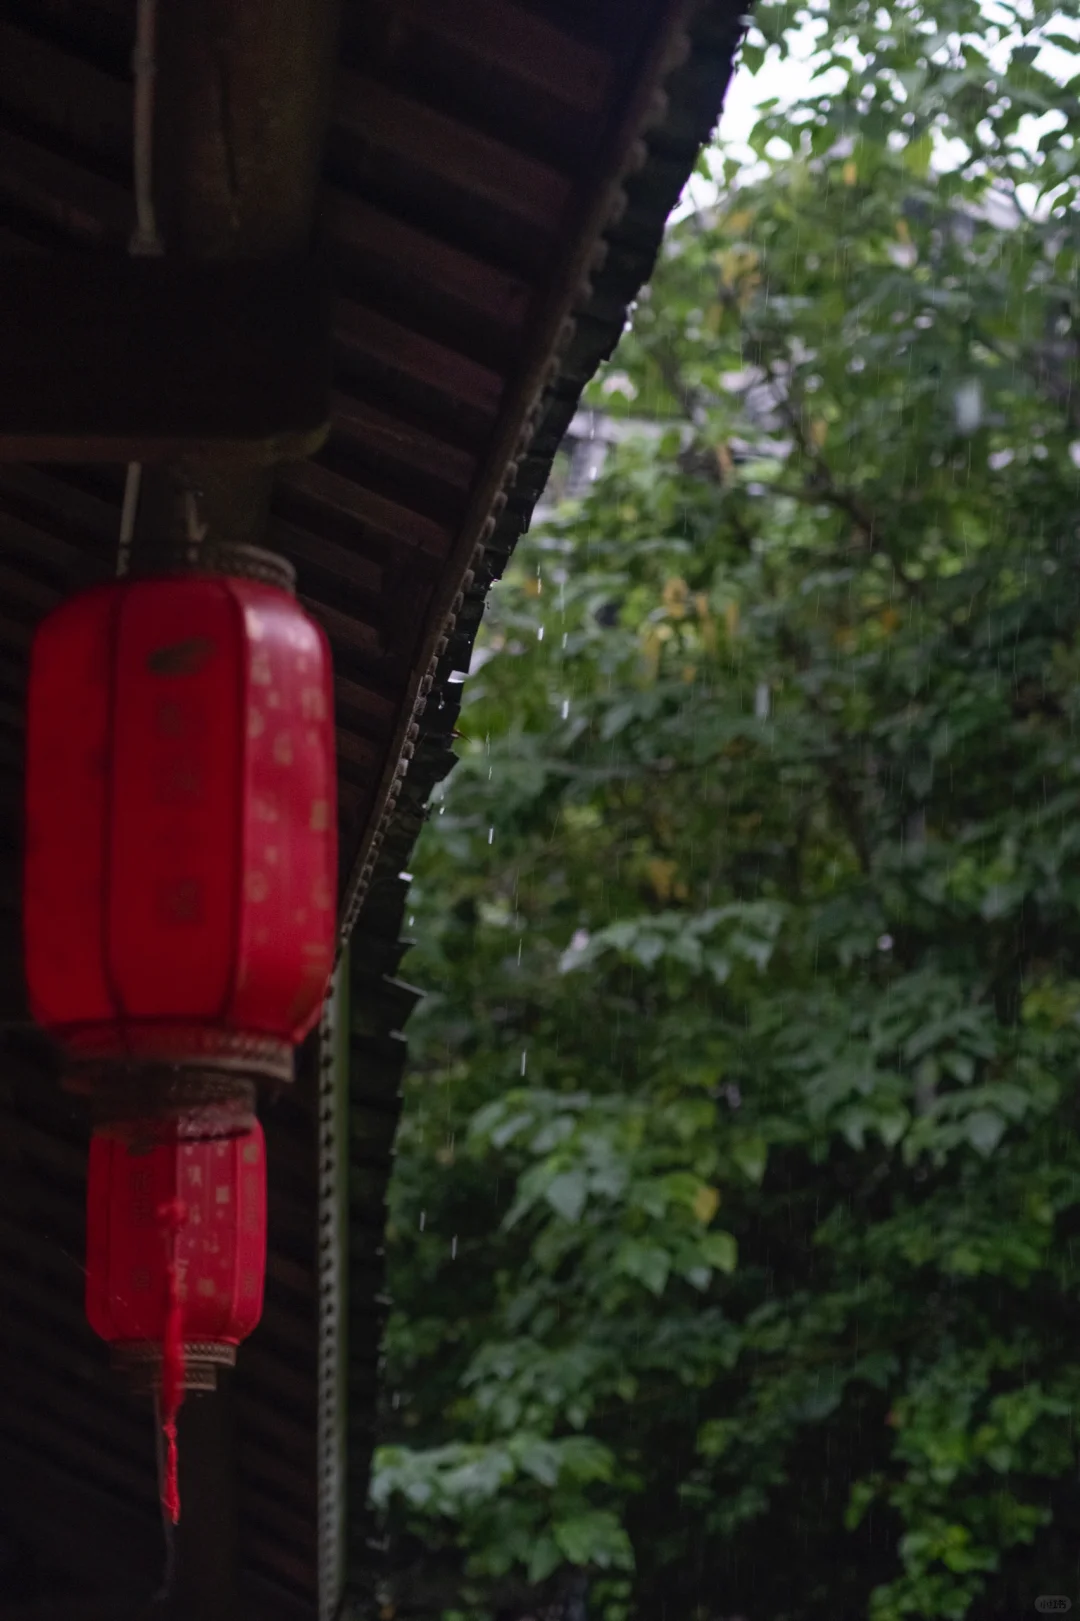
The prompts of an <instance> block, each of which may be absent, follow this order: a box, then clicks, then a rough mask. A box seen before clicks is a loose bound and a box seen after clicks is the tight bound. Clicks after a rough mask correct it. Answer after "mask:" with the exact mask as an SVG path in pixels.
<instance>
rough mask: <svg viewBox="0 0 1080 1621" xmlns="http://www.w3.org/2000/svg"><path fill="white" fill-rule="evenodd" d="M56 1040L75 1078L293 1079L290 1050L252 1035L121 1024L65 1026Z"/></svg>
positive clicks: (173, 1024) (175, 1024) (198, 1027)
mask: <svg viewBox="0 0 1080 1621" xmlns="http://www.w3.org/2000/svg"><path fill="white" fill-rule="evenodd" d="M55 1034H56V1037H57V1039H58V1040H59V1041H60V1043H61V1045H62V1046H63V1047H64V1049H65V1051H66V1052H67V1053H68V1055H69V1057H70V1058H71V1060H72V1062H73V1063H74V1064H75V1065H76V1066H77V1068H76V1069H75V1070H74V1071H73V1075H78V1074H80V1073H81V1072H83V1071H86V1072H87V1073H88V1074H92V1073H93V1068H94V1066H98V1065H102V1064H107V1065H109V1066H110V1068H115V1067H124V1066H135V1065H139V1066H144V1065H146V1064H155V1065H160V1066H161V1067H162V1068H168V1069H176V1070H199V1071H203V1072H206V1071H220V1072H222V1073H233V1072H239V1073H240V1074H243V1075H245V1076H251V1077H253V1078H256V1077H257V1078H261V1079H264V1080H268V1081H277V1082H280V1081H289V1080H291V1079H292V1046H291V1045H290V1043H289V1042H288V1041H283V1040H282V1039H281V1038H280V1037H279V1036H269V1035H265V1034H263V1033H261V1032H259V1031H252V1030H211V1029H207V1028H206V1027H205V1026H201V1025H194V1024H185V1023H182V1022H181V1021H175V1022H174V1021H169V1022H166V1021H161V1022H160V1023H157V1022H147V1023H145V1024H140V1023H135V1022H133V1023H131V1024H123V1025H96V1024H95V1025H87V1024H82V1025H65V1026H63V1027H62V1028H60V1029H58V1030H56V1031H55Z"/></svg>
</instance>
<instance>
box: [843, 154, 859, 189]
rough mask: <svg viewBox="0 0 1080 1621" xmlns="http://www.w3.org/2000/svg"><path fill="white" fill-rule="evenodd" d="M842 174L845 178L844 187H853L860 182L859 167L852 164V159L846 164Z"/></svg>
mask: <svg viewBox="0 0 1080 1621" xmlns="http://www.w3.org/2000/svg"><path fill="white" fill-rule="evenodd" d="M842 173H843V176H844V185H845V186H853V185H854V184H855V183H856V181H857V180H858V178H859V169H858V165H857V164H855V163H852V161H851V159H850V158H849V159H848V161H847V162H846V163H845V164H844V167H843V170H842Z"/></svg>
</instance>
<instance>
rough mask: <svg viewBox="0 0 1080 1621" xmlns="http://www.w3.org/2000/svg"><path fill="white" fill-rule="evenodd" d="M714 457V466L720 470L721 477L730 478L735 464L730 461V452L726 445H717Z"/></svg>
mask: <svg viewBox="0 0 1080 1621" xmlns="http://www.w3.org/2000/svg"><path fill="white" fill-rule="evenodd" d="M715 455H716V465H717V466H718V467H719V469H720V473H721V476H722V477H723V478H730V477H731V475H732V473H733V472H734V470H735V463H734V462H733V461H732V459H731V451H730V450H729V449H728V447H727V446H726V445H717V447H716V451H715Z"/></svg>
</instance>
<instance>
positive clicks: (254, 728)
mask: <svg viewBox="0 0 1080 1621" xmlns="http://www.w3.org/2000/svg"><path fill="white" fill-rule="evenodd" d="M265 730H266V721H265V719H264V718H263V714H262V711H261V710H259V709H253V710H252V711H251V713H250V714H249V715H248V736H249V737H251V738H255V737H261V736H262V735H263V733H264V732H265Z"/></svg>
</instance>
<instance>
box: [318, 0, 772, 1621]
mask: <svg viewBox="0 0 1080 1621" xmlns="http://www.w3.org/2000/svg"><path fill="white" fill-rule="evenodd" d="M744 25H745V16H744V14H743V8H741V7H739V6H737V5H734V4H732V3H731V0H704V3H702V4H699V5H698V6H697V7H696V8H695V11H694V13H693V15H692V20H691V21H690V23H689V26H688V33H689V37H690V52H689V55H688V56H687V58H686V60H685V61H683V62H682V63H681V65H679V66H677V67H676V68H675V69H674V71H672V72H671V73H670V74H669V75H668V77H667V79H666V84H665V90H666V95H667V108H666V113H665V116H664V118H663V120H662V121H661V122H660V123H659V124H657V125H656V126H655V127H654V128H653V129H651V130H650V131H649V132H648V134H647V135H645V137H644V141H645V147H646V157H645V162H644V164H643V165H642V166H641V167H640V169H639V170H638V172H637V173H636V174H634V175H632V176H630V177H628V178H626V179H625V180H624V181H623V185H622V189H623V191H624V193H625V208H624V210H623V211H622V213H621V216H620V217H619V219H618V220H617V221H615V222H613V223H611V224H610V225H609V226H608V228H607V229H606V231H605V232H604V233H603V234H604V240H605V241H606V244H607V250H608V251H607V254H606V259H605V262H604V265H603V268H602V269H600V270H599V271H598V272H597V273H596V274H595V275H594V277H593V283H592V292H591V296H590V297H589V298H588V300H587V301H586V302H584V303H583V304H581V305H580V306H578V307H576V308H575V309H574V310H573V314H572V322H573V326H572V331H571V333H570V334H569V342H568V344H567V347H566V348H565V350H564V352H563V354H562V357H561V361H560V364H559V366H558V370H557V372H556V374H555V376H554V378H553V380H552V381H550V382H549V383H548V385H547V386H546V387H545V388H544V390H543V393H542V396H541V399H540V402H539V408H538V410H537V412H536V414H535V418H534V426H533V428H532V431H531V434H530V437H529V439H528V443H527V445H526V446H525V447H524V448H523V453H522V455H521V457H520V459H519V461H518V464H517V478H516V480H515V482H514V484H513V487H512V489H511V490H510V491H509V493H508V498H507V500H506V502H505V505H504V506H503V507H502V511H501V513H500V515H499V516H498V517H497V519H496V520H495V521H494V522H493V523H492V522H489V523H488V525H487V535H486V539H484V540H483V541H482V543H481V544H480V545H478V546H477V548H476V551H475V552H474V554H473V557H472V559H471V567H470V568H469V569H468V570H467V572H466V574H465V580H464V584H463V586H462V589H461V591H460V594H459V596H458V597H457V599H456V600H455V601H454V602H453V603H452V604H451V606H450V609H449V611H448V612H447V613H446V615H445V619H444V626H443V630H442V632H441V635H440V639H439V644H437V645H438V653H437V659H436V662H435V664H434V668H433V670H432V672H431V673H430V682H429V688H428V690H427V692H426V693H423V694H422V705H418V706H417V713H416V715H415V717H414V718H413V719H412V722H411V725H410V729H409V734H408V736H407V738H406V742H407V745H408V747H407V755H408V758H407V759H406V760H405V761H404V762H403V764H404V766H405V767H407V769H402V768H401V767H399V769H398V773H397V776H396V782H397V792H396V794H395V796H394V800H393V803H392V804H391V805H390V806H389V807H388V812H389V813H388V814H387V815H386V817H385V820H384V822H383V825H382V828H381V829H380V833H381V837H380V839H379V841H378V844H377V848H376V849H374V850H373V851H372V852H371V856H370V866H369V871H368V876H367V879H366V882H365V885H364V890H363V894H362V896H361V897H358V900H357V902H356V903H354V910H353V915H352V917H351V918H349V919H348V920H347V921H348V925H349V927H350V929H351V941H352V951H351V964H352V966H351V973H350V995H351V1003H352V1027H353V1037H352V1047H351V1061H350V1077H349V1093H350V1097H349V1101H350V1110H353V1109H355V1110H358V1111H362V1112H363V1114H364V1116H365V1118H374V1119H375V1121H376V1122H378V1121H380V1120H381V1121H382V1123H383V1124H382V1129H376V1131H375V1133H374V1138H372V1136H371V1135H370V1134H369V1138H368V1141H369V1143H370V1145H371V1146H370V1147H369V1149H368V1150H367V1151H365V1152H364V1154H363V1156H362V1160H361V1162H360V1163H357V1161H356V1157H355V1154H354V1153H353V1152H352V1151H351V1152H350V1158H351V1161H352V1163H351V1175H350V1201H349V1202H350V1210H349V1237H350V1242H349V1264H348V1279H347V1288H348V1295H349V1299H348V1302H347V1313H346V1316H347V1325H348V1326H347V1332H348V1334H349V1340H350V1348H351V1349H350V1357H349V1365H350V1386H351V1388H352V1394H353V1399H352V1401H351V1402H349V1403H348V1419H347V1460H348V1461H347V1487H348V1489H347V1492H346V1494H345V1496H346V1502H347V1503H350V1504H351V1505H352V1508H351V1510H350V1511H349V1512H348V1520H347V1525H346V1527H345V1535H346V1536H347V1540H348V1560H347V1568H348V1591H349V1599H348V1600H347V1603H348V1604H349V1605H350V1607H351V1606H353V1605H355V1606H356V1608H357V1610H358V1612H359V1613H363V1607H364V1605H365V1604H367V1603H369V1602H370V1600H371V1598H372V1597H373V1593H372V1583H373V1579H374V1578H373V1567H374V1565H375V1564H376V1563H377V1553H378V1543H377V1540H376V1538H375V1530H374V1526H373V1523H372V1521H371V1518H370V1514H369V1511H368V1508H367V1488H368V1479H369V1473H370V1465H371V1455H372V1450H373V1447H374V1443H375V1422H374V1421H375V1401H376V1389H377V1377H378V1363H379V1347H380V1343H381V1338H382V1325H383V1321H384V1319H385V1313H386V1309H387V1305H388V1302H387V1301H386V1299H385V1296H384V1294H383V1289H384V1281H385V1272H384V1263H383V1250H382V1240H383V1235H384V1229H385V1204H384V1199H385V1192H386V1187H387V1184H388V1181H389V1176H390V1167H391V1161H392V1152H393V1134H394V1130H395V1128H396V1125H397V1119H398V1114H399V1111H400V1082H401V1077H402V1074H403V1072H404V1067H405V1057H406V1049H405V1042H404V1040H403V1038H402V1036H401V1030H402V1027H403V1025H404V1023H405V1019H406V1018H407V1016H408V1009H409V1008H410V1007H411V1005H412V1004H413V1002H414V1001H415V999H416V993H413V992H411V991H410V989H409V988H408V987H406V986H404V985H403V984H401V982H400V981H398V980H396V979H395V978H394V974H395V971H396V967H397V963H398V961H399V960H400V957H401V955H402V952H403V949H405V946H406V944H407V943H406V942H404V941H403V940H402V939H401V926H402V924H403V922H404V912H405V905H406V895H407V887H408V881H407V879H406V878H405V877H403V876H402V875H403V874H404V873H405V872H406V869H407V867H408V864H409V860H410V857H411V854H412V850H413V848H414V846H415V843H416V840H417V838H418V837H419V835H420V832H421V830H422V828H423V825H424V822H425V820H426V817H427V814H428V811H427V807H428V801H429V799H430V796H431V793H432V791H433V789H434V787H435V786H436V784H437V783H439V782H440V781H442V780H443V778H445V777H446V776H447V775H448V773H449V772H450V771H451V770H452V768H453V766H454V764H455V763H456V757H455V755H454V752H453V741H452V739H453V732H454V727H455V723H456V721H457V717H458V712H459V709H460V705H461V696H462V686H461V683H460V680H451V677H453V676H455V675H457V676H460V673H461V672H462V671H465V670H467V669H468V667H469V663H470V660H471V656H472V649H473V644H474V641H475V639H476V633H477V631H478V629H479V626H480V621H481V618H482V615H483V610H484V604H485V601H486V598H487V594H488V591H489V590H490V589H491V586H492V585H493V584H494V582H495V581H496V580H498V579H499V578H500V576H501V575H502V573H503V572H504V570H505V568H506V565H507V563H508V561H509V559H510V556H511V554H512V552H513V550H514V547H515V546H516V544H517V542H518V540H519V539H520V538H521V536H522V535H523V534H524V533H525V531H526V530H527V529H528V526H529V522H530V520H531V517H532V512H533V508H534V506H535V504H536V502H537V500H538V499H539V497H540V495H541V494H542V492H543V489H544V486H545V484H546V482H547V479H548V475H549V473H550V471H551V466H552V463H553V461H554V458H555V453H556V451H557V450H558V447H559V444H560V442H561V440H562V437H563V435H564V433H565V432H566V430H567V428H568V427H569V425H570V421H571V419H572V417H573V415H574V413H575V411H576V410H577V408H578V404H579V402H580V398H581V394H582V391H583V389H584V388H585V386H586V384H587V383H588V382H589V381H590V379H591V378H592V377H593V376H594V374H595V372H596V370H597V368H598V367H599V366H600V365H601V364H602V363H603V361H605V360H606V359H607V358H608V357H609V355H610V354H611V353H612V352H613V350H614V349H615V346H616V345H617V343H618V341H619V338H620V336H621V334H622V330H623V326H624V323H625V319H626V314H627V311H628V310H629V307H630V305H631V304H632V302H633V300H634V299H635V298H636V296H637V294H638V293H639V291H640V289H641V287H642V286H643V285H644V283H645V282H646V281H647V280H648V278H649V276H650V275H651V273H652V269H653V266H654V264H655V262H656V257H657V254H658V252H659V249H660V244H661V241H662V238H663V232H664V226H665V224H666V221H667V218H668V215H669V214H670V212H671V210H672V209H673V208H674V206H675V204H676V203H677V202H678V199H679V196H680V194H681V192H682V188H683V186H684V185H685V183H686V181H687V179H688V178H689V176H690V174H691V172H692V170H693V165H694V162H695V161H696V158H697V155H698V152H699V151H700V149H701V147H702V145H703V144H704V143H705V141H707V140H708V138H709V136H710V134H711V132H712V130H713V128H714V126H715V124H716V121H717V118H718V117H719V114H720V109H721V107H722V104H723V99H724V95H725V93H726V91H727V86H728V82H729V79H730V75H731V69H732V64H733V61H734V57H735V53H736V50H737V48H738V44H739V41H740V38H741V35H742V31H743V27H744ZM378 1145H381V1151H380V1147H379V1146H378Z"/></svg>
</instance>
